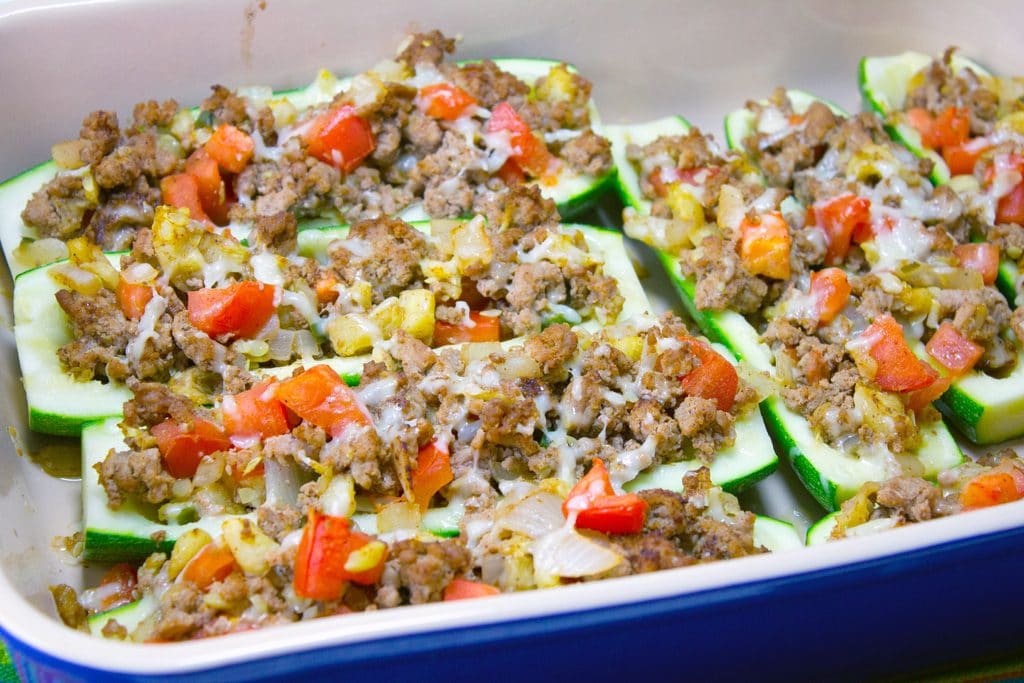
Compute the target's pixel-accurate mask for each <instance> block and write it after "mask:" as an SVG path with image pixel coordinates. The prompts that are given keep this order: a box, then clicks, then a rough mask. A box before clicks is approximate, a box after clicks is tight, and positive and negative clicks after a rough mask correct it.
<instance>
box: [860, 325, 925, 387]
mask: <svg viewBox="0 0 1024 683" xmlns="http://www.w3.org/2000/svg"><path fill="white" fill-rule="evenodd" d="M861 338H863V339H866V340H868V341H869V343H870V348H869V351H868V353H869V355H870V356H871V358H872V359H874V361H875V363H876V365H877V369H876V372H875V376H874V382H875V384H876V385H878V387H879V388H880V389H884V390H885V391H895V392H899V393H907V392H911V391H917V390H918V389H923V388H925V387H927V386H929V385H930V384H932V383H933V382H935V381H936V380H937V379H938V377H939V373H938V372H936V370H935V368H933V367H932V366H930V365H928V364H927V363H925V362H924V361H922V360H921V359H919V358H918V357H917V356H915V355H914V352H913V351H911V350H910V347H909V346H907V341H906V339H904V338H903V328H902V327H901V326H900V324H899V323H898V322H896V320H895V318H893V317H892V316H891V315H888V314H886V315H882V316H879V317H878V318H875V320H874V322H872V323H871V325H870V326H869V327H868V328H867V329H866V330H864V331H863V332H862V333H861Z"/></svg>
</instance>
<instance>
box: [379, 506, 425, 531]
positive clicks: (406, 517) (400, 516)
mask: <svg viewBox="0 0 1024 683" xmlns="http://www.w3.org/2000/svg"><path fill="white" fill-rule="evenodd" d="M419 526H420V508H419V506H418V505H417V504H416V503H413V502H411V501H408V500H398V501H395V502H394V503H388V504H387V505H385V506H384V507H382V508H381V509H380V511H379V512H377V531H378V532H379V533H382V534H383V533H388V532H391V531H398V530H400V529H418V528H419Z"/></svg>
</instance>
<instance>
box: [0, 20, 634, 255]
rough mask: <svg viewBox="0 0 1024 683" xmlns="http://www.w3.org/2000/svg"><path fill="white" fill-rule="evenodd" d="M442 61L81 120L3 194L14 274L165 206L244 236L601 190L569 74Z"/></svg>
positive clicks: (528, 65)
mask: <svg viewBox="0 0 1024 683" xmlns="http://www.w3.org/2000/svg"><path fill="white" fill-rule="evenodd" d="M441 40H443V41H446V40H447V39H445V38H443V36H442V37H441ZM446 45H447V46H449V47H452V46H453V44H448V43H446ZM442 56H443V53H441V54H440V55H434V56H433V57H432V58H430V59H426V58H425V57H424V56H423V55H415V54H401V55H399V56H398V57H397V58H396V60H395V61H384V62H380V63H379V64H378V65H377V66H376V67H375V68H374V70H370V71H367V72H366V73H363V74H360V75H358V76H355V77H352V78H342V79H339V78H336V77H334V76H333V75H332V74H330V73H329V72H327V71H321V72H320V74H319V75H318V76H317V78H316V79H315V80H314V82H313V83H312V84H311V85H309V86H308V87H305V88H302V89H298V90H290V91H284V92H278V93H273V92H271V91H270V89H269V88H260V87H246V88H240V89H238V90H237V91H235V92H232V91H229V90H228V89H226V88H223V87H221V86H216V87H215V88H214V92H213V95H211V97H210V98H208V99H207V100H206V101H205V102H204V103H203V105H202V106H201V107H198V108H193V109H178V108H177V106H176V104H175V103H174V102H173V101H168V102H165V103H163V104H157V103H156V102H153V101H151V102H148V103H142V104H139V105H137V106H136V108H135V111H134V113H133V122H132V124H133V125H131V126H129V125H125V126H124V128H123V129H120V128H119V127H118V121H117V116H116V115H115V114H113V113H111V112H94V113H93V114H90V115H89V116H88V117H86V119H85V121H84V122H83V125H82V130H81V137H80V138H78V139H75V140H70V141H67V142H63V143H59V144H57V145H54V147H53V158H54V160H53V161H50V162H47V163H44V164H41V165H39V166H36V167H35V168H32V169H30V170H28V171H25V172H24V173H22V174H20V175H18V176H16V177H13V178H11V179H9V180H7V181H6V182H4V183H2V184H0V243H2V246H3V251H4V255H5V256H6V258H7V262H8V264H9V267H10V269H11V272H12V275H17V274H19V273H21V272H22V271H24V270H27V269H30V268H33V267H36V266H38V265H44V264H46V263H49V262H52V261H56V260H60V259H61V258H64V257H66V255H67V248H66V246H65V245H63V243H64V242H66V241H67V240H69V239H71V238H74V237H77V236H79V235H82V234H85V235H87V236H89V237H90V238H91V239H92V240H93V241H95V242H96V243H98V244H100V246H101V247H102V248H103V249H104V250H105V251H116V250H122V249H126V248H128V247H129V246H130V244H131V241H132V239H133V236H134V233H135V231H136V230H137V229H139V228H140V227H146V226H147V225H148V224H149V223H151V222H152V219H153V208H154V207H155V206H157V205H159V204H161V203H165V204H173V205H175V206H181V207H187V208H189V209H190V210H191V211H192V213H193V214H195V215H194V216H193V217H202V218H204V219H205V220H207V221H209V222H210V223H211V224H213V223H215V224H217V225H219V226H224V227H227V228H228V229H229V230H230V231H231V232H232V233H233V234H234V235H235V236H236V237H237V238H239V239H242V240H244V239H245V238H246V237H247V236H248V235H249V233H250V232H251V231H252V230H253V228H254V225H255V223H256V220H257V218H262V217H265V216H268V215H274V214H278V213H280V212H290V213H293V214H295V215H296V216H297V217H298V218H299V224H300V228H312V227H323V226H325V225H343V224H347V223H355V222H357V221H359V220H362V219H364V218H369V217H374V216H379V215H395V216H398V217H401V218H403V219H405V220H408V221H415V220H424V219H427V218H430V217H450V218H455V217H460V216H465V215H468V214H471V213H473V212H474V206H473V203H474V201H475V198H477V197H479V196H480V195H484V194H487V193H486V192H480V191H479V190H481V189H482V188H483V187H484V186H486V187H487V189H488V190H489V191H499V192H500V191H501V190H502V189H503V188H508V187H511V186H514V185H519V184H522V183H527V184H530V185H535V186H536V187H538V188H539V189H540V190H541V192H542V193H543V195H544V196H545V197H547V198H549V199H551V200H553V201H554V202H556V204H557V205H558V208H559V211H560V212H561V215H562V216H563V218H570V217H572V216H574V215H576V214H578V213H580V212H581V211H583V210H584V209H586V208H587V207H588V206H590V205H591V204H592V202H593V201H594V200H595V199H596V198H597V197H599V196H600V195H601V194H602V193H603V192H605V191H606V190H609V189H610V188H611V187H612V185H613V182H614V166H613V164H612V163H611V158H610V155H609V152H608V145H607V143H606V141H604V140H603V139H601V138H599V137H598V136H597V135H596V134H594V133H593V130H592V128H591V126H592V125H595V126H596V125H597V124H598V119H597V110H596V108H595V107H594V104H593V101H592V100H591V99H590V87H591V86H590V83H589V82H588V81H586V80H585V79H583V78H582V77H581V76H580V75H579V74H578V72H577V71H576V70H575V69H574V68H573V67H571V66H569V65H566V64H563V63H559V62H555V61H550V60H542V59H502V60H497V61H494V62H491V61H487V62H458V63H455V62H452V63H448V62H444V61H441V57H442ZM417 59H419V60H422V61H419V62H415V63H414V62H411V61H409V60H417ZM498 91H500V92H503V93H507V99H503V100H500V101H499V100H497V99H495V94H494V93H495V92H498ZM300 168H304V169H305V170H303V171H301V172H300V171H299V170H298V169H300ZM235 197H237V200H236V199H234V198H235Z"/></svg>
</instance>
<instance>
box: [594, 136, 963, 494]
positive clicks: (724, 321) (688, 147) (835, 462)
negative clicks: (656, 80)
mask: <svg viewBox="0 0 1024 683" xmlns="http://www.w3.org/2000/svg"><path fill="white" fill-rule="evenodd" d="M607 130H608V136H609V138H610V139H611V140H612V143H613V153H614V154H615V155H616V159H617V162H618V163H619V164H620V168H619V179H620V192H621V194H622V197H623V200H624V202H625V203H626V204H627V207H628V208H627V209H626V214H625V217H624V223H625V229H626V232H627V234H630V235H631V236H634V237H637V238H639V239H641V240H643V241H647V242H648V243H651V244H653V245H655V246H657V247H659V248H660V250H661V253H660V258H661V260H662V262H663V263H664V265H665V267H666V270H667V271H668V273H669V275H670V277H671V278H672V280H673V282H674V283H675V285H676V288H677V290H678V291H679V293H680V295H681V297H682V300H683V302H684V304H685V306H686V308H687V309H688V311H689V312H690V314H691V315H692V317H693V318H694V320H695V321H696V322H697V323H698V325H699V326H700V327H701V329H702V330H703V331H704V333H705V334H706V335H708V336H709V337H710V338H712V339H715V340H718V341H720V342H721V343H722V344H724V345H725V346H726V347H728V348H729V350H730V351H732V353H733V354H734V355H735V356H736V357H737V358H739V359H741V360H742V361H744V362H746V363H747V364H748V365H749V366H750V367H751V368H753V369H754V370H756V371H758V372H761V373H764V374H766V375H768V376H769V377H770V378H772V380H773V386H774V387H776V388H774V389H772V390H769V391H768V392H766V393H768V394H769V395H768V396H767V398H766V399H765V400H764V402H763V403H762V412H763V414H764V417H765V420H766V423H767V425H768V428H769V431H770V432H772V434H773V436H774V437H775V440H776V442H777V443H778V444H779V445H780V447H781V448H782V450H784V451H785V452H786V453H787V455H788V456H789V458H790V460H791V461H792V463H793V466H794V468H795V470H796V471H797V473H798V474H799V476H800V478H801V480H802V481H803V482H804V484H805V485H806V486H807V488H808V490H809V491H810V492H811V493H812V494H813V495H814V497H815V498H816V499H817V500H818V501H819V502H820V503H821V504H822V505H823V506H824V507H825V508H827V509H832V510H834V509H837V508H838V506H839V505H840V503H842V501H843V500H845V499H847V498H849V497H851V496H852V495H854V494H855V493H856V491H857V490H858V489H859V488H860V486H861V485H862V484H863V483H864V482H867V481H878V480H882V479H886V478H888V477H889V476H892V473H893V472H900V471H907V472H914V473H915V474H921V475H923V476H927V477H930V478H934V477H935V476H936V475H937V474H938V473H939V472H941V471H942V470H944V469H947V468H949V467H952V466H954V465H956V464H957V463H959V462H960V461H961V459H962V457H963V455H962V453H961V452H960V450H959V448H958V447H957V445H956V443H955V441H954V440H953V438H952V436H951V435H950V433H949V431H948V430H947V429H946V428H945V426H944V425H943V424H942V422H941V420H939V419H938V418H937V416H933V417H931V418H929V419H923V420H922V421H921V424H919V425H918V424H916V423H915V422H914V418H913V414H912V413H907V409H905V408H899V409H897V410H896V412H897V413H904V414H905V415H907V418H906V419H907V420H908V421H909V422H908V424H913V425H914V427H913V428H912V429H911V430H910V433H909V434H908V438H907V439H906V440H905V441H901V442H891V443H890V442H886V440H885V439H884V438H879V437H880V435H881V432H882V431H884V430H880V431H874V428H871V427H866V429H864V427H865V425H863V424H862V425H861V427H862V429H861V430H860V434H861V435H862V436H865V437H868V438H869V439H870V438H871V434H874V441H873V442H871V443H867V444H864V445H863V446H861V447H855V448H854V449H852V450H853V452H850V449H848V448H847V447H844V446H846V445H847V444H853V445H856V444H857V442H858V441H860V437H858V436H853V437H852V438H850V437H848V438H847V439H846V440H845V441H842V440H838V439H833V443H832V444H831V445H830V443H828V441H827V440H826V439H824V438H822V436H821V432H820V431H819V430H820V429H822V425H824V424H828V423H829V422H838V421H839V418H840V416H839V414H838V413H839V410H840V409H838V408H837V409H836V415H835V416H829V415H826V414H825V413H826V412H827V409H828V402H827V401H826V402H825V403H823V404H821V405H817V404H815V403H811V402H810V401H808V402H807V405H809V406H810V407H808V408H806V410H808V411H810V410H812V409H815V406H816V405H817V410H815V415H816V416H817V417H816V419H817V421H818V426H817V427H812V424H811V422H810V421H809V420H808V418H807V417H806V416H805V415H804V414H802V413H801V412H800V411H802V410H803V409H804V408H800V409H799V410H798V409H797V408H795V407H793V408H790V407H787V404H786V402H785V401H784V400H783V398H782V396H781V395H780V389H778V386H779V385H777V384H774V383H775V382H779V381H781V379H782V378H781V376H780V370H779V368H778V367H777V366H776V363H777V360H776V358H775V353H774V352H773V350H772V349H771V348H769V345H768V344H767V343H766V342H765V341H763V340H762V335H761V333H759V332H758V330H757V329H756V328H755V327H754V325H753V324H752V323H751V322H750V321H748V318H747V316H746V315H744V314H741V313H739V312H736V310H734V309H735V308H737V307H744V308H746V310H747V311H748V315H750V314H751V313H753V312H756V311H758V310H762V311H763V310H769V311H770V309H766V308H765V304H764V303H763V302H762V301H761V300H751V299H750V294H751V293H754V294H755V295H756V293H757V292H760V296H761V297H765V298H764V301H767V297H768V296H770V290H769V289H768V288H767V287H766V286H765V284H764V283H763V282H761V281H760V280H761V278H752V277H750V275H751V274H750V273H747V275H746V277H747V280H746V281H744V283H740V285H741V286H736V287H733V286H732V285H733V284H736V283H730V282H726V283H716V282H715V281H714V280H713V279H711V278H709V279H708V280H706V281H705V282H704V283H703V285H701V283H699V282H698V281H697V280H696V279H695V278H694V277H693V276H692V275H690V274H686V273H684V272H683V271H682V270H681V267H680V259H679V258H678V257H677V256H675V255H673V254H672V253H671V252H672V251H673V250H680V251H681V252H685V251H686V250H694V247H695V246H696V245H698V244H699V245H701V246H702V249H703V252H701V253H704V254H705V255H706V252H707V251H708V250H713V251H714V255H706V265H707V266H708V267H709V268H711V269H712V270H716V271H717V272H721V273H730V272H732V273H737V272H740V269H739V265H738V264H737V263H736V261H737V260H738V259H737V251H741V250H742V251H745V253H746V256H748V257H749V256H751V254H753V255H756V254H757V253H758V248H759V247H757V245H756V241H755V244H754V245H753V248H752V249H751V250H749V251H747V250H748V248H750V247H752V245H751V244H750V241H749V240H744V242H745V244H743V245H739V244H738V245H737V246H736V247H733V246H732V245H730V244H729V243H728V241H724V240H722V239H720V238H718V237H715V235H717V234H718V230H720V229H722V228H721V225H722V224H728V223H729V222H731V221H735V222H736V223H738V224H739V229H740V231H743V232H751V233H752V234H754V235H757V232H754V231H749V230H743V226H742V222H743V220H744V218H743V217H744V216H746V215H747V213H748V212H749V211H756V212H758V213H762V214H765V215H767V216H769V217H768V218H767V220H766V221H763V223H762V224H763V225H764V224H767V225H775V224H780V225H784V224H785V221H786V220H787V219H784V218H783V215H782V214H783V213H787V214H790V217H789V218H788V220H790V221H792V222H794V224H795V223H796V220H797V219H796V218H795V216H796V215H798V214H801V213H802V211H799V210H794V207H793V206H792V205H791V203H790V204H788V203H787V202H786V201H783V198H784V197H785V196H786V193H785V192H774V191H772V190H771V189H770V188H765V187H764V185H763V180H762V179H761V177H760V174H759V173H758V172H757V171H756V169H753V168H752V167H750V162H749V161H748V160H746V159H745V158H744V157H739V156H727V157H723V156H721V155H720V153H718V152H717V151H716V150H715V149H714V145H713V141H710V140H708V139H707V138H706V137H704V136H701V135H700V133H699V132H695V131H691V130H690V129H689V128H688V126H687V125H686V123H685V121H683V120H682V119H675V120H670V121H667V122H666V121H662V122H658V123H657V124H655V125H649V126H638V127H635V128H619V129H616V128H611V127H609V128H608V129H607ZM672 134H674V136H675V137H674V140H666V139H660V140H659V137H660V136H663V135H672ZM627 145H632V146H633V147H632V149H631V151H629V152H627V151H626V150H627V148H626V146H627ZM671 150H674V153H675V154H678V156H679V159H680V160H681V159H683V158H684V157H685V158H686V159H687V161H689V163H691V164H694V166H693V167H690V168H680V169H671V168H670V169H669V170H668V171H667V172H666V171H665V170H663V169H662V168H661V167H660V166H659V164H658V163H655V164H654V165H655V166H656V168H653V169H652V168H645V167H644V166H645V164H646V163H647V162H646V161H645V159H647V158H651V156H652V155H653V158H654V159H655V160H661V161H665V162H666V163H672V164H674V163H677V160H676V159H675V158H672V155H671V154H667V155H666V153H667V152H669V151H671ZM695 150H696V151H695ZM630 156H632V157H633V158H632V159H630V158H629V157H630ZM637 162H638V163H637ZM623 164H625V165H628V166H629V167H630V168H629V169H628V170H624V167H623ZM637 168H640V169H641V173H640V174H638V173H636V169H637ZM629 171H633V172H632V173H630V172H629ZM641 176H645V177H644V178H643V179H642V178H641ZM641 180H644V181H645V182H646V184H647V187H648V188H649V189H651V190H652V192H651V193H647V194H645V190H644V189H643V188H642V187H641V184H640V181H641ZM709 181H710V182H709ZM731 183H734V184H735V185H736V186H737V187H739V188H742V189H741V190H737V189H730V188H732V185H731ZM659 184H660V185H662V188H663V189H662V190H661V191H660V192H659V191H658V186H659ZM712 186H713V187H714V188H715V190H717V191H719V192H720V193H721V194H719V195H718V196H717V197H716V196H714V195H713V192H712V191H709V190H708V188H710V187H712ZM680 190H682V191H680ZM741 192H742V196H741V194H740V193H741ZM655 196H656V197H658V198H657V199H656V201H657V202H660V203H661V207H660V208H659V207H655V206H654V204H653V203H652V201H651V199H652V197H655ZM722 197H724V198H727V199H728V201H729V204H730V205H731V206H730V207H728V208H725V205H723V204H721V201H719V198H722ZM744 197H747V198H748V199H744ZM702 200H703V201H702ZM715 204H718V206H715ZM708 205H711V206H714V208H715V209H716V211H717V214H718V215H717V217H716V218H715V220H717V221H718V223H719V227H717V228H716V226H715V225H713V224H712V223H711V221H712V219H711V218H707V217H706V215H705V208H706V206H708ZM652 207H653V208H654V210H655V212H656V213H655V215H654V216H648V215H645V214H647V213H648V212H650V211H652ZM772 208H774V209H775V211H771V209H772ZM797 208H798V207H797ZM727 213H728V214H730V215H729V216H727V215H725V214H727ZM711 215H714V214H711ZM680 216H685V217H687V220H680ZM730 216H731V217H730ZM733 232H736V231H735V230H734V231H733ZM787 233H788V230H787ZM709 236H710V237H709ZM706 239H710V241H709V242H708V241H705V240H706ZM794 241H796V238H795V237H794ZM788 250H789V248H788V245H787V252H788ZM769 252H770V250H769ZM694 253H697V252H696V250H694ZM788 260H789V256H788V253H787V254H784V255H781V256H780V255H778V254H773V255H770V256H769V258H768V259H762V260H761V261H760V264H759V266H760V268H761V269H762V272H765V273H768V274H769V275H770V276H771V277H772V279H781V280H783V282H784V283H785V282H786V280H787V279H790V278H791V275H790V266H789V264H788V263H786V262H787V261H788ZM780 264H783V265H784V270H785V272H781V270H779V268H780ZM757 266H758V264H755V267H757ZM804 277H806V275H804ZM799 282H800V280H799V278H797V277H796V276H795V274H794V275H793V276H792V280H791V282H789V286H788V290H794V289H796V288H797V287H798V286H799ZM700 286H703V288H704V289H703V292H701V291H698V288H699V287H700ZM788 290H787V291H788ZM702 296H703V297H705V298H709V297H710V298H711V299H712V300H714V299H715V297H719V296H725V297H727V299H726V300H725V301H717V302H716V303H717V307H711V306H705V307H701V306H699V305H698V301H699V300H700V298H701V297H702ZM728 297H731V298H728ZM776 297H777V298H778V295H776ZM752 317H754V318H755V319H756V316H752ZM780 339H781V338H780ZM812 341H813V340H812ZM776 343H778V340H777V341H776ZM797 353H798V354H799V352H797ZM851 365H852V364H851ZM862 383H863V386H860V388H858V390H857V392H856V393H857V394H858V396H859V398H858V399H857V402H858V405H860V404H862V403H864V402H865V401H864V400H863V399H865V398H867V396H871V397H872V399H873V400H875V399H877V400H884V401H888V402H889V403H893V402H895V405H897V406H899V405H900V404H899V399H895V398H887V399H882V398H879V394H878V393H877V392H876V391H875V389H874V388H872V387H871V386H870V383H869V382H865V381H864V380H858V385H861V384H862ZM836 400H838V398H837V399H836ZM850 400H851V402H852V398H851V399H850ZM850 409H851V412H850V414H851V415H852V416H854V417H859V416H860V413H859V412H858V411H857V410H854V409H853V407H852V405H851V406H850ZM879 417H880V416H879ZM871 419H873V418H871ZM883 421H884V420H883ZM879 424H880V423H879ZM851 429H853V430H854V431H853V432H851V433H853V434H856V432H857V428H855V427H851Z"/></svg>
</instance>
